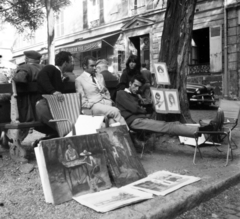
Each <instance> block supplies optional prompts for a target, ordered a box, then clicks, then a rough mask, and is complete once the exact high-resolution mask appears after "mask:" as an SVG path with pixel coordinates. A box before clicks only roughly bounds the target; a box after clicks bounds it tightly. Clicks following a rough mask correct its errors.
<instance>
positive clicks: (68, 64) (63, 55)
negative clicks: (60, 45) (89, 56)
mask: <svg viewBox="0 0 240 219" xmlns="http://www.w3.org/2000/svg"><path fill="white" fill-rule="evenodd" d="M55 65H56V66H58V67H60V68H61V70H62V71H63V72H66V71H71V72H72V71H73V69H74V59H73V56H72V54H71V53H70V52H66V51H61V52H59V53H58V54H57V55H56V56H55Z"/></svg>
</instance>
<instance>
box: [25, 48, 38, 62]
mask: <svg viewBox="0 0 240 219" xmlns="http://www.w3.org/2000/svg"><path fill="white" fill-rule="evenodd" d="M24 55H25V56H26V57H27V58H29V59H35V60H39V59H41V57H42V55H41V54H40V53H38V52H36V51H34V50H30V51H25V52H24Z"/></svg>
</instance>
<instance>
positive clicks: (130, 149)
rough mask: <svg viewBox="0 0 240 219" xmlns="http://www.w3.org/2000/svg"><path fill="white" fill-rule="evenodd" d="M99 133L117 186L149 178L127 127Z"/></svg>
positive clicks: (108, 129)
mask: <svg viewBox="0 0 240 219" xmlns="http://www.w3.org/2000/svg"><path fill="white" fill-rule="evenodd" d="M97 131H98V132H99V136H100V140H101V146H102V148H103V149H104V154H105V156H106V160H107V166H108V169H109V170H110V175H111V176H112V179H113V183H114V184H115V186H117V187H120V186H124V185H127V184H129V183H132V182H135V181H137V180H139V179H141V178H143V177H146V176H147V174H146V172H145V170H144V168H143V166H142V163H141V162H140V160H139V157H138V156H137V154H136V151H135V148H134V146H133V143H132V140H131V137H130V135H129V132H128V130H127V127H126V126H125V125H121V126H116V127H110V128H102V129H99V130H97Z"/></svg>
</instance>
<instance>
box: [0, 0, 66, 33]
mask: <svg viewBox="0 0 240 219" xmlns="http://www.w3.org/2000/svg"><path fill="white" fill-rule="evenodd" d="M48 1H50V3H51V7H52V9H53V10H54V11H55V12H58V11H59V10H60V8H62V7H64V6H66V5H68V4H70V0H0V19H1V20H2V21H4V22H8V23H10V24H11V25H13V26H14V27H15V28H16V29H17V30H18V31H19V32H24V31H25V30H26V29H30V31H31V32H34V31H35V30H36V29H37V28H38V27H39V26H40V25H41V24H43V22H44V20H45V18H46V15H45V14H46V13H45V10H44V9H45V8H46V4H47V2H48Z"/></svg>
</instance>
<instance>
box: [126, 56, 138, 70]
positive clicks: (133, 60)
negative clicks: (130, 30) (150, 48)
mask: <svg viewBox="0 0 240 219" xmlns="http://www.w3.org/2000/svg"><path fill="white" fill-rule="evenodd" d="M130 62H135V63H136V66H135V69H137V70H139V69H140V62H139V59H138V57H137V56H136V55H130V56H129V57H128V60H127V62H126V69H129V63H130Z"/></svg>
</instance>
